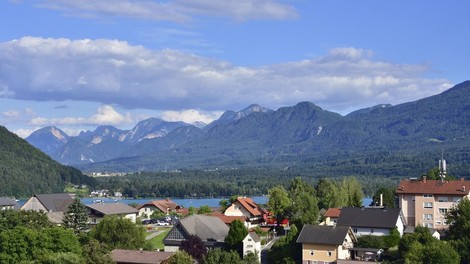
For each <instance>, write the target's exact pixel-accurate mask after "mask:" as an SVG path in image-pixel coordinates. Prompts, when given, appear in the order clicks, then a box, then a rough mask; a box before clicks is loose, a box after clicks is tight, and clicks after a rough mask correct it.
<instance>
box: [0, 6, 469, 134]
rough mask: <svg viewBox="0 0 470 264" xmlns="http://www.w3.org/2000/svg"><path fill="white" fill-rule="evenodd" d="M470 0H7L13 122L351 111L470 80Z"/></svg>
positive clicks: (2, 99) (0, 12)
mask: <svg viewBox="0 0 470 264" xmlns="http://www.w3.org/2000/svg"><path fill="white" fill-rule="evenodd" d="M468 10H470V3H468V1H463V0H462V1H434V0H427V1H372V0H363V1H350V0H341V1H339V0H332V1H312V0H284V1H282V0H224V1H215V0H166V1H159V0H139V1H131V0H81V1H67V0H36V1H28V0H11V1H1V2H0V32H1V34H0V124H1V125H4V126H6V127H7V128H8V129H9V130H10V131H13V132H15V133H17V134H18V135H20V136H22V137H25V136H27V135H29V133H31V132H32V131H34V130H36V129H38V128H40V127H44V126H49V125H54V126H57V127H59V128H61V129H63V130H64V131H66V132H67V133H69V134H72V135H73V134H77V133H78V132H79V131H80V130H93V129H94V128H95V127H96V126H98V125H102V124H106V125H114V126H116V127H118V128H121V129H129V128H131V127H132V126H133V125H134V124H135V123H136V122H138V121H140V120H143V119H145V118H148V117H159V118H163V119H165V120H168V121H179V120H182V121H185V122H194V121H203V122H206V123H208V122H210V121H212V120H214V119H216V118H218V117H219V116H220V115H221V114H222V113H223V111H226V110H241V109H243V108H245V107H247V106H248V105H250V104H253V103H257V104H260V105H262V106H264V107H267V108H271V109H274V110H276V109H278V108H279V107H283V106H292V105H295V104H296V103H298V102H301V101H310V102H313V103H315V104H317V105H319V106H320V107H322V108H323V109H326V110H330V111H334V112H338V113H341V114H347V113H349V112H351V111H353V110H356V109H359V108H363V107H369V106H373V105H376V104H381V103H390V104H394V105H395V104H400V103H403V102H408V101H413V100H417V99H420V98H423V97H427V96H430V95H434V94H437V93H440V92H442V91H444V90H446V89H448V88H450V87H452V86H453V85H455V84H457V83H460V82H463V81H465V80H467V79H469V77H468V76H467V75H468V69H470V66H469V64H470V62H469V60H468V58H470V49H469V48H468V47H469V42H470V41H469V38H470V35H469V34H468V29H469V28H470V16H468V15H467V14H466V13H467V12H468Z"/></svg>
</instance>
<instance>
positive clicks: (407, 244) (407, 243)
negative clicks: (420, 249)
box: [398, 226, 437, 256]
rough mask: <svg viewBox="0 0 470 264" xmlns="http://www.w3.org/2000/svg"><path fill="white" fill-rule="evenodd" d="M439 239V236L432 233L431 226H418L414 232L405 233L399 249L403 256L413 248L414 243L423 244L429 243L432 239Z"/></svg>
mask: <svg viewBox="0 0 470 264" xmlns="http://www.w3.org/2000/svg"><path fill="white" fill-rule="evenodd" d="M434 240H437V238H435V237H433V236H432V235H431V232H429V228H427V227H422V226H417V227H416V228H415V232H414V233H413V234H405V235H404V236H403V237H402V238H401V240H400V244H399V245H398V251H399V252H400V255H401V256H405V255H406V254H407V253H408V251H409V250H410V249H411V247H412V245H413V243H415V242H418V243H420V244H422V245H427V244H429V243H431V242H432V241H434Z"/></svg>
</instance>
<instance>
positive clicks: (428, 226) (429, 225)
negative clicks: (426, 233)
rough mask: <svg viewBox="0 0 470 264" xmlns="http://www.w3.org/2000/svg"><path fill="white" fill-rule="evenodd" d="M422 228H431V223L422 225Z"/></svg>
mask: <svg viewBox="0 0 470 264" xmlns="http://www.w3.org/2000/svg"><path fill="white" fill-rule="evenodd" d="M424 226H425V227H427V228H433V224H432V223H424Z"/></svg>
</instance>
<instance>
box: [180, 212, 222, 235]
mask: <svg viewBox="0 0 470 264" xmlns="http://www.w3.org/2000/svg"><path fill="white" fill-rule="evenodd" d="M180 225H181V226H183V228H184V229H185V230H186V232H188V234H190V235H196V236H198V237H199V238H201V239H202V240H203V241H208V240H215V241H219V242H223V241H224V240H225V237H226V236H227V235H228V230H229V228H228V226H227V225H226V224H225V223H224V222H223V221H222V220H220V218H218V217H215V216H209V215H191V216H188V217H186V218H183V219H181V220H180Z"/></svg>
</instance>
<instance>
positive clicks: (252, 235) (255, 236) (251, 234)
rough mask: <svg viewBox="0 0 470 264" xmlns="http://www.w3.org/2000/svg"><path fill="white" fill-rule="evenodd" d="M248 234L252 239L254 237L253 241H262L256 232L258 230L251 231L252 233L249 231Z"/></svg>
mask: <svg viewBox="0 0 470 264" xmlns="http://www.w3.org/2000/svg"><path fill="white" fill-rule="evenodd" d="M246 236H250V237H251V239H253V241H255V242H257V243H258V242H261V238H260V237H259V236H258V234H256V232H250V233H248V235H246Z"/></svg>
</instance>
